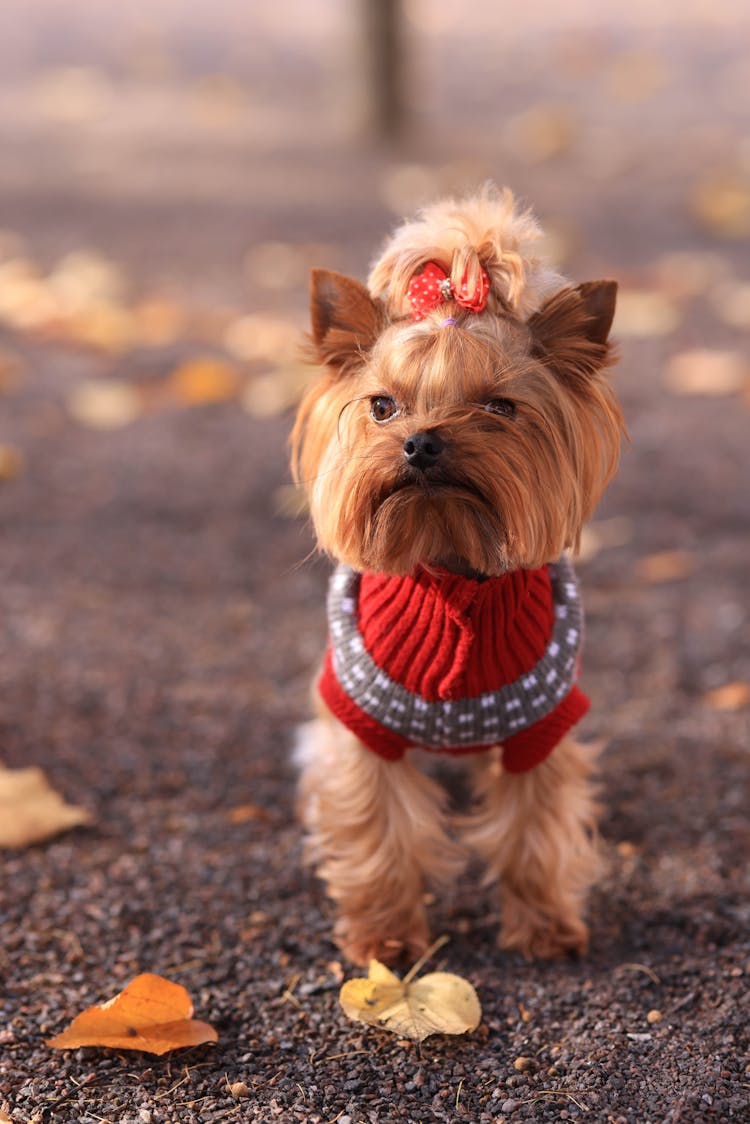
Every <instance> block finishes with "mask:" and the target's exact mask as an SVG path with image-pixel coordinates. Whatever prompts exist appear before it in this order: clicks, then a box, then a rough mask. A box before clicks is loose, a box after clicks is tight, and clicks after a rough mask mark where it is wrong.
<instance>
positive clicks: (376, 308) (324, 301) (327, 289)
mask: <svg viewBox="0 0 750 1124" xmlns="http://www.w3.org/2000/svg"><path fill="white" fill-rule="evenodd" d="M310 319H311V321H312V343H313V351H314V354H315V357H316V359H317V360H318V362H319V363H325V364H327V365H328V366H330V367H338V368H341V369H344V368H346V367H348V366H350V365H351V363H352V361H355V360H359V359H360V358H361V356H362V354H363V352H366V351H369V349H370V348H371V347H372V345H373V343H374V342H375V340H376V339H377V337H378V335H379V334H380V332H381V331H382V329H383V327H384V326H385V320H386V316H385V308H384V306H383V303H382V301H379V300H373V298H372V297H371V296H370V294H369V292H368V290H367V289H366V288H365V286H364V285H361V284H360V283H359V281H355V280H354V279H353V278H352V277H346V276H345V275H344V274H343V273H334V272H333V271H332V270H328V269H314V270H313V271H312V273H311V275H310Z"/></svg>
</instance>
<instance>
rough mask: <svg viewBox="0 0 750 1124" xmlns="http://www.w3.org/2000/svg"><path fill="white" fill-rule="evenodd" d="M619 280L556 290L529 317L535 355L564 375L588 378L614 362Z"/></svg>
mask: <svg viewBox="0 0 750 1124" xmlns="http://www.w3.org/2000/svg"><path fill="white" fill-rule="evenodd" d="M616 299H617V282H616V281H586V282H585V283H584V284H583V285H578V286H576V288H568V289H562V290H561V291H560V292H559V293H555V295H554V296H553V297H551V298H550V299H549V300H548V301H547V303H546V304H544V305H542V307H541V308H540V309H539V311H538V312H535V313H534V314H533V315H532V316H530V317H529V321H528V327H529V331H530V332H531V338H532V354H533V355H535V356H536V358H538V359H541V361H542V362H543V363H544V364H545V366H547V367H549V368H551V370H553V371H554V372H555V374H557V375H559V376H560V378H563V379H570V378H576V377H581V376H583V377H586V376H590V375H593V374H595V373H596V371H598V370H600V369H601V368H602V367H604V366H607V365H608V364H609V363H611V362H612V361H613V358H614V356H613V348H612V345H611V344H610V343H609V332H610V328H611V327H612V320H613V318H614V315H615V301H616Z"/></svg>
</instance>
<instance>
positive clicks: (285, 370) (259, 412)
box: [242, 363, 311, 418]
mask: <svg viewBox="0 0 750 1124" xmlns="http://www.w3.org/2000/svg"><path fill="white" fill-rule="evenodd" d="M310 377H311V376H310V367H309V365H308V364H307V363H285V364H283V365H282V366H280V367H278V368H277V369H276V370H275V371H271V372H269V374H267V375H257V376H256V377H255V378H254V379H252V380H251V381H250V382H249V383H248V384H247V387H246V388H245V391H244V393H243V395H242V405H243V406H244V408H245V409H246V410H247V412H248V413H249V414H252V416H253V417H255V418H270V417H273V416H274V415H275V414H281V413H283V412H284V410H288V409H289V408H290V407H291V406H294V405H296V403H297V402H298V401H299V399H300V398H301V397H302V394H303V392H304V390H305V388H306V387H307V386H308V385H309V382H310Z"/></svg>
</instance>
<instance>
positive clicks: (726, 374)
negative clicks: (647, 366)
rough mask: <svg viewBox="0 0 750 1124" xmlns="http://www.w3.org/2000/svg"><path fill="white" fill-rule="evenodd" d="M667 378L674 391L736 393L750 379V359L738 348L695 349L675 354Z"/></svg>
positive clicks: (670, 362)
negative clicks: (728, 349) (730, 349)
mask: <svg viewBox="0 0 750 1124" xmlns="http://www.w3.org/2000/svg"><path fill="white" fill-rule="evenodd" d="M665 378H666V383H667V386H668V387H669V389H670V390H671V391H673V392H674V393H675V394H707V395H723V394H736V393H737V392H738V391H741V390H742V389H743V388H744V387H746V386H747V385H748V383H749V382H750V362H748V360H747V359H746V357H745V356H744V355H743V354H742V353H741V352H739V351H720V350H715V351H712V350H710V349H709V348H696V349H695V350H692V351H681V352H679V354H677V355H673V356H672V358H671V359H670V360H669V363H668V364H667V368H666V375H665Z"/></svg>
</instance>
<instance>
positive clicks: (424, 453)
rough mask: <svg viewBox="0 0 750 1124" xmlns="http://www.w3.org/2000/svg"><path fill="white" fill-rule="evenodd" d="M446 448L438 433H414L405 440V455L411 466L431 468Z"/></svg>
mask: <svg viewBox="0 0 750 1124" xmlns="http://www.w3.org/2000/svg"><path fill="white" fill-rule="evenodd" d="M444 448H445V441H443V439H442V437H440V436H439V435H438V434H437V433H434V432H433V433H412V435H411V437H407V438H406V440H405V441H404V456H405V457H406V463H407V464H408V465H409V467H410V468H420V469H425V468H431V467H432V465H434V464H435V462H436V461H437V459H438V457H439V456H440V454H441V453H442V451H443V449H444Z"/></svg>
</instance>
